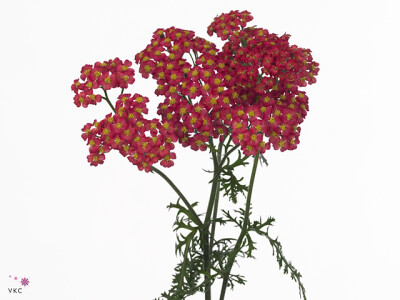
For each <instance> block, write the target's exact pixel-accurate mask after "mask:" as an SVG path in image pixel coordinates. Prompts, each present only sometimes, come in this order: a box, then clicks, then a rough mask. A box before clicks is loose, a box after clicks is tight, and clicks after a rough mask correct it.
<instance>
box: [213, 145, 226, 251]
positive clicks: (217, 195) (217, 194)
mask: <svg viewBox="0 0 400 300" xmlns="http://www.w3.org/2000/svg"><path fill="white" fill-rule="evenodd" d="M223 145H224V141H222V142H220V143H219V145H218V154H217V160H218V164H219V163H220V161H221V155H222V147H223ZM220 185H221V183H220V181H219V180H218V184H217V192H216V195H215V203H214V211H213V216H212V220H213V222H212V225H211V235H210V252H212V249H213V246H214V236H215V227H216V225H217V223H216V222H215V219H216V218H217V214H218V202H219V192H220Z"/></svg>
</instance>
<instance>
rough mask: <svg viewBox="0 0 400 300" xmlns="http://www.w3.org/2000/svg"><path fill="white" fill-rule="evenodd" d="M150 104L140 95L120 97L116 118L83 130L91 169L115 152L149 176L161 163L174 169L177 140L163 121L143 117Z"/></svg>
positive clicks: (104, 120)
mask: <svg viewBox="0 0 400 300" xmlns="http://www.w3.org/2000/svg"><path fill="white" fill-rule="evenodd" d="M147 102H149V99H148V98H146V97H143V96H141V95H139V94H135V95H133V96H131V95H130V94H122V95H120V96H119V97H118V101H117V103H116V106H115V111H116V113H115V114H108V115H107V116H106V117H105V118H104V119H103V120H101V121H99V122H97V121H96V120H95V121H94V122H93V123H88V124H86V125H85V126H84V127H83V128H82V131H83V134H82V138H83V139H84V140H85V141H87V144H88V145H89V152H90V155H88V161H89V162H90V164H91V165H93V166H97V165H98V164H102V163H103V162H104V159H105V153H107V152H109V151H110V150H111V149H114V150H118V151H119V152H120V153H121V154H122V155H123V156H125V157H127V158H128V160H129V161H130V162H131V163H132V164H134V165H136V166H137V167H138V168H139V170H145V171H146V172H149V171H150V170H151V166H152V165H153V164H154V163H156V162H158V161H161V165H162V166H164V167H170V166H172V165H173V161H172V159H175V158H176V155H175V153H173V152H171V150H172V149H174V144H173V143H174V142H176V137H175V136H174V135H173V134H171V133H170V130H168V128H165V126H163V125H162V124H161V123H160V122H159V120H157V119H152V120H147V119H146V118H144V116H143V114H146V113H147V112H148V110H147V107H146V103H147Z"/></svg>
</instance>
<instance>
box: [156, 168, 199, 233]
mask: <svg viewBox="0 0 400 300" xmlns="http://www.w3.org/2000/svg"><path fill="white" fill-rule="evenodd" d="M151 170H152V172H156V173H157V174H158V175H160V176H161V177H162V178H163V179H164V180H165V181H166V182H167V183H168V184H169V185H170V186H171V187H172V189H173V190H174V191H175V192H176V193H177V194H178V196H179V197H180V198H181V199H182V201H183V202H184V203H185V205H186V207H187V208H188V210H189V211H190V213H191V214H192V217H193V219H194V220H193V221H194V222H195V223H196V225H198V226H199V227H201V226H203V223H202V222H201V220H200V219H199V217H198V215H197V213H196V212H195V211H194V209H193V207H192V205H190V203H189V201H188V200H187V199H186V197H185V196H184V195H183V194H182V192H181V191H180V190H179V189H178V188H177V187H176V185H175V184H174V183H173V182H172V180H171V179H169V178H168V176H167V175H165V174H164V173H163V172H162V171H160V170H159V169H157V168H156V167H154V166H152V167H151Z"/></svg>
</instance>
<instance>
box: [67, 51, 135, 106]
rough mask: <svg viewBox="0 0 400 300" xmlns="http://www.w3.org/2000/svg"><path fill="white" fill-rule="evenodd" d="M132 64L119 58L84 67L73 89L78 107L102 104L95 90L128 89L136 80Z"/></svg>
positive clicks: (100, 97)
mask: <svg viewBox="0 0 400 300" xmlns="http://www.w3.org/2000/svg"><path fill="white" fill-rule="evenodd" d="M131 66H132V62H130V61H129V60H125V61H124V62H122V61H121V60H120V59H119V58H115V59H110V60H109V61H104V62H102V63H100V62H96V63H95V64H94V66H92V65H85V66H83V67H82V70H81V76H80V79H81V80H79V79H75V80H74V83H73V84H72V86H71V89H72V90H73V91H74V93H75V97H74V103H75V105H76V106H78V107H80V106H83V107H85V108H86V107H88V105H89V104H93V105H96V104H97V103H99V102H101V99H102V96H101V95H100V94H94V93H93V90H95V89H97V88H102V89H103V90H105V91H106V90H110V89H112V88H118V87H119V88H123V89H125V88H127V87H128V85H129V84H132V83H133V82H134V81H135V79H134V77H133V76H134V75H135V71H134V70H133V69H132V68H131Z"/></svg>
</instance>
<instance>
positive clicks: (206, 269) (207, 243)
mask: <svg viewBox="0 0 400 300" xmlns="http://www.w3.org/2000/svg"><path fill="white" fill-rule="evenodd" d="M209 144H210V149H211V153H212V157H213V163H214V174H216V172H218V158H217V154H216V153H215V150H214V149H215V147H214V142H213V139H212V137H210V139H209ZM218 182H219V180H218V179H215V180H213V183H212V187H211V193H210V199H209V200H208V207H207V212H206V216H205V218H204V228H203V252H204V253H203V254H204V255H203V261H204V280H205V281H206V280H207V279H208V278H207V277H208V276H210V264H211V259H210V250H211V249H210V232H209V228H210V218H211V213H212V210H213V206H214V202H215V198H216V197H215V194H216V191H217V185H218ZM211 284H212V283H211V282H209V283H207V284H206V285H205V299H206V300H211Z"/></svg>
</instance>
